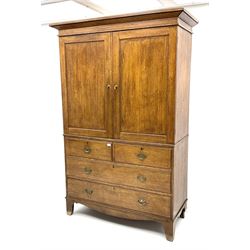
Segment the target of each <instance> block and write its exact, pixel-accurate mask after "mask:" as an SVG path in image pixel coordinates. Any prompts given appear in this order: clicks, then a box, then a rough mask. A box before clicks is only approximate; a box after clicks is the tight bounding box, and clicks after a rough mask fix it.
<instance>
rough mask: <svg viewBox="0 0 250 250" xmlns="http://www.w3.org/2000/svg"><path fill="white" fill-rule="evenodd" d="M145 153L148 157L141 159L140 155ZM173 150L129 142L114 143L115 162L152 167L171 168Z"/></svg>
mask: <svg viewBox="0 0 250 250" xmlns="http://www.w3.org/2000/svg"><path fill="white" fill-rule="evenodd" d="M140 153H142V154H144V155H145V156H146V158H145V159H144V160H141V159H140V158H139V156H140V155H138V154H140ZM171 155H172V150H171V149H169V148H160V147H151V146H138V145H127V144H115V145H114V160H115V162H123V163H132V164H139V165H145V166H152V167H161V168H171Z"/></svg>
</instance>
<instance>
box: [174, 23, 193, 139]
mask: <svg viewBox="0 0 250 250" xmlns="http://www.w3.org/2000/svg"><path fill="white" fill-rule="evenodd" d="M191 47H192V35H191V34H190V33H189V32H187V31H185V30H184V29H182V28H180V27H178V28H177V62H176V100H175V102H176V103H175V142H178V141H179V140H181V139H182V138H183V137H185V136H186V135H188V121H189V118H188V117H189V85H190V66H191Z"/></svg>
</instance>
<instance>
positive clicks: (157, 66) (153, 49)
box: [51, 9, 197, 241]
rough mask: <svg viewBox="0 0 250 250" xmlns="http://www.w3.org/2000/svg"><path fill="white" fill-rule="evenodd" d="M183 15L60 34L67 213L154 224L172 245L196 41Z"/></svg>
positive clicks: (91, 23) (182, 199) (183, 176)
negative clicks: (86, 211) (81, 207)
mask: <svg viewBox="0 0 250 250" xmlns="http://www.w3.org/2000/svg"><path fill="white" fill-rule="evenodd" d="M196 24H197V21H196V20H195V19H194V18H193V17H191V15H190V14H189V13H187V12H186V11H185V10H183V9H175V10H159V11H151V12H144V13H136V14H128V15H122V16H120V15H119V16H115V17H114V16H113V17H102V18H97V19H96V18H95V19H91V20H82V21H75V22H68V23H60V24H52V25H51V26H52V27H54V28H57V29H59V42H60V60H61V81H62V97H63V119H64V135H65V160H66V187H67V197H66V206H67V213H68V214H69V215H71V214H72V213H73V210H74V203H75V202H79V203H81V204H85V205H87V206H89V207H92V208H94V209H96V210H98V211H101V212H103V213H106V214H110V215H113V216H117V217H122V218H128V219H138V220H139V219H140V220H155V221H158V222H161V223H162V224H163V226H164V229H165V233H166V237H167V239H168V240H170V241H172V240H173V238H174V231H175V224H176V220H177V218H179V217H184V213H185V210H186V200H187V156H188V116H189V111H188V105H189V82H190V67H191V65H190V61H191V33H192V27H193V26H194V25H196Z"/></svg>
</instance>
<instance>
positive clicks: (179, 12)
mask: <svg viewBox="0 0 250 250" xmlns="http://www.w3.org/2000/svg"><path fill="white" fill-rule="evenodd" d="M163 18H167V19H170V18H179V19H180V20H182V21H183V22H185V23H187V24H188V25H189V26H191V27H193V26H195V25H196V24H197V23H198V21H197V20H196V19H195V18H194V17H193V16H192V15H191V14H190V13H188V11H187V10H186V9H184V8H176V9H161V10H150V11H144V12H138V13H129V14H120V15H114V16H105V17H97V18H91V19H84V20H78V21H67V22H60V23H51V24H50V26H51V27H53V28H56V29H58V30H67V29H75V28H82V27H93V26H99V25H112V24H117V23H130V22H134V21H140V22H142V21H145V20H154V19H163Z"/></svg>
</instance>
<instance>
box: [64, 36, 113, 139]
mask: <svg viewBox="0 0 250 250" xmlns="http://www.w3.org/2000/svg"><path fill="white" fill-rule="evenodd" d="M60 41H61V50H62V53H63V56H64V58H63V62H62V72H63V77H62V84H63V92H64V93H63V99H64V105H65V106H66V108H65V109H64V125H65V126H64V127H65V129H64V130H65V131H64V132H66V133H67V132H68V133H72V134H79V135H90V136H99V137H108V136H109V137H110V136H111V133H112V131H111V130H112V124H111V120H112V119H111V118H110V116H111V104H110V98H111V95H110V91H111V90H110V88H108V86H109V84H110V81H111V80H110V76H111V51H110V44H111V43H110V34H91V35H84V36H75V37H65V38H61V39H60ZM97 61H98V63H96V62H97ZM93 100H94V101H93ZM93 114H95V115H93Z"/></svg>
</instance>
